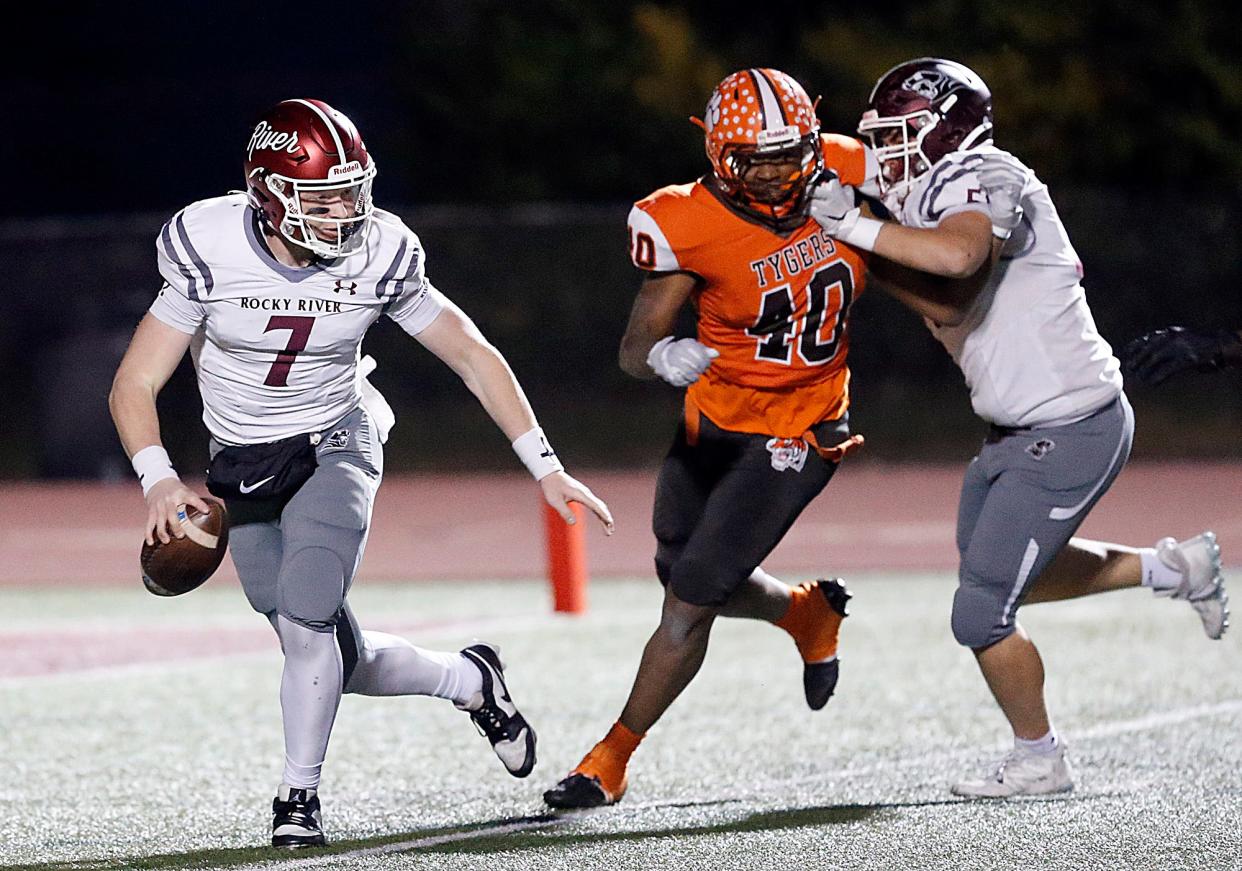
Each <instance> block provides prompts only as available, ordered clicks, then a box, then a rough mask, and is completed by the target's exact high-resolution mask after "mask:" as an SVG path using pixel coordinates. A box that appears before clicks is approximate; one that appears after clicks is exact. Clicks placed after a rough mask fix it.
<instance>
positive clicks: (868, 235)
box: [837, 215, 884, 251]
mask: <svg viewBox="0 0 1242 871" xmlns="http://www.w3.org/2000/svg"><path fill="white" fill-rule="evenodd" d="M883 226H884V222H883V221H877V220H876V219H875V218H864V217H862V216H861V215H860V216H859V217H858V218H857V219H856V220H855V221H854V224H853V226H851V227H850V228H849V229H847V230H846V231H845V232H844V233H838V234H837V240H838V241H840V242H844V243H845V244H846V245H849V246H851V247H854V248H858V249H859V250H862V251H874V250H875V240H876V239H877V238H878V237H879V235H880V229H881V228H882V227H883Z"/></svg>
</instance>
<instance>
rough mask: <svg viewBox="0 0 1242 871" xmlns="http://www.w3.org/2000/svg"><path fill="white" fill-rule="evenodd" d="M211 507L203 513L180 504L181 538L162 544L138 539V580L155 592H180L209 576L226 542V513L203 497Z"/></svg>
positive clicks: (221, 504)
mask: <svg viewBox="0 0 1242 871" xmlns="http://www.w3.org/2000/svg"><path fill="white" fill-rule="evenodd" d="M204 501H205V502H206V503H207V507H208V508H210V509H211V511H210V512H208V513H207V514H203V513H202V512H201V511H199V510H198V509H197V508H194V507H193V506H191V505H183V506H181V515H180V517H181V528H182V529H183V530H185V538H174V539H172V540H171V541H169V542H168V544H164V543H163V542H161V541H160V540H159V539H158V538H157V539H156V540H155V544H147V543H146V542H145V541H144V542H143V543H142V553H141V554H139V557H138V561H139V564H140V565H141V566H142V583H143V584H145V585H146V588H147V589H148V590H150V591H151V592H152V593H154V594H155V595H157V596H180V595H181V594H182V593H188V592H190V590H193V589H194V588H195V587H199V586H202V584H203V582H204V581H206V580H207V579H208V578H210V577H211V576H212V574H213V573H214V572H215V570H216V569H218V568H219V567H220V562H221V561H222V560H223V559H224V552H225V550H227V549H228V546H229V514H228V512H227V511H226V510H225V509H224V504H223V503H221V502H220V501H218V500H216V499H211V498H207V499H205V500H204Z"/></svg>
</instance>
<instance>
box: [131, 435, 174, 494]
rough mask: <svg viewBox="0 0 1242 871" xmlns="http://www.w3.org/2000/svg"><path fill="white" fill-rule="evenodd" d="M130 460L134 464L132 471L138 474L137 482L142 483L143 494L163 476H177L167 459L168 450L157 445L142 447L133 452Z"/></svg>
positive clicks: (161, 479)
mask: <svg viewBox="0 0 1242 871" xmlns="http://www.w3.org/2000/svg"><path fill="white" fill-rule="evenodd" d="M130 462H131V463H133V465H134V472H135V474H137V475H138V482H139V483H140V484H142V495H143V496H146V495H147V493H149V492H150V491H151V488H152V487H154V486H155V485H156V484H157V483H159V482H160V481H163V480H164V479H165V478H175V477H177V473H176V472H175V471H173V467H172V463H171V462H170V461H169V459H168V451H166V450H164V449H163V448H162V447H160V446H159V445H151V446H150V447H146V448H143V449H142V450H140V451H139V452H138V453H136V454H134V458H133V459H132V460H131V461H130Z"/></svg>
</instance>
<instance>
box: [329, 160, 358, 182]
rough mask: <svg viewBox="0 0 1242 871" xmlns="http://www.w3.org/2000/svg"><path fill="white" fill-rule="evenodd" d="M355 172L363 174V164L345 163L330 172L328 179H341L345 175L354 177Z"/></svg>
mask: <svg viewBox="0 0 1242 871" xmlns="http://www.w3.org/2000/svg"><path fill="white" fill-rule="evenodd" d="M355 172H362V164H361V163H359V162H358V161H356V160H351V161H350V162H349V163H343V164H341V165H340V166H334V167H332V168H331V169H330V170H328V178H340V177H341V176H343V175H353V174H354V173H355Z"/></svg>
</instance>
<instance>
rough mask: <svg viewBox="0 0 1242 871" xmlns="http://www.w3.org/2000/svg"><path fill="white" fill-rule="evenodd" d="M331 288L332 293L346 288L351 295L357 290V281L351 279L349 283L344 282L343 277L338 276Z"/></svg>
mask: <svg viewBox="0 0 1242 871" xmlns="http://www.w3.org/2000/svg"><path fill="white" fill-rule="evenodd" d="M332 290H333V292H334V293H340V292H341V291H342V290H348V291H349V295H350V296H353V295H354V294H356V293H357V292H358V282H356V281H351V282H350V283H349V284H346V283H345V281H344V279H341V278H338V279H337V280H336V284H335V285H334V286H333V288H332Z"/></svg>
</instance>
